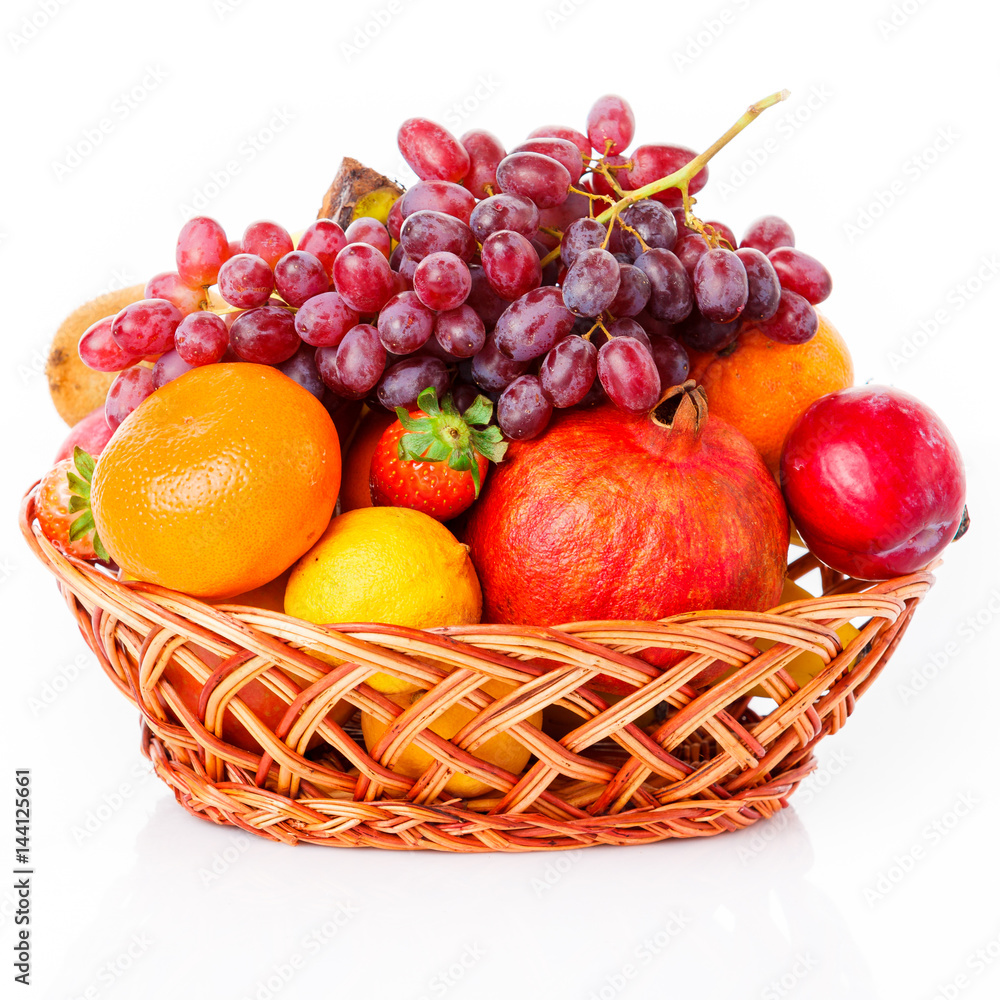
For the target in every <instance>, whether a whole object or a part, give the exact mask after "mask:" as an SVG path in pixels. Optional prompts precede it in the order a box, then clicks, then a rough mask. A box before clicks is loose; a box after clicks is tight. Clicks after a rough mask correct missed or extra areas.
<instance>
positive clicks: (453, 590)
mask: <svg viewBox="0 0 1000 1000" xmlns="http://www.w3.org/2000/svg"><path fill="white" fill-rule="evenodd" d="M482 611H483V595H482V591H481V590H480V588H479V580H478V578H477V577H476V571H475V569H474V568H473V566H472V561H471V560H470V559H469V554H468V550H467V549H466V547H465V546H464V545H462V544H461V543H460V542H459V541H458V539H457V538H455V536H454V535H453V534H452V533H451V532H450V531H449V530H448V529H447V528H446V527H445V526H444V525H443V524H441V522H440V521H436V520H435V519H434V518H433V517H430V516H429V515H427V514H424V513H422V512H421V511H417V510H410V509H408V508H406V507H361V508H359V509H357V510H351V511H348V512H347V513H346V514H341V515H340V516H339V517H335V518H334V519H333V520H332V521H331V522H330V525H329V527H328V528H327V529H326V531H325V533H324V534H323V536H322V537H321V538H320V540H319V541H318V542H316V544H315V545H314V546H313V547H312V548H311V549H310V550H309V551H308V552H307V553H306V554H305V555H304V556H302V558H301V559H300V560H299V561H298V562H297V563H296V564H295V566H294V567H293V569H292V574H291V576H290V577H289V580H288V586H287V587H286V588H285V613H286V614H289V615H292V616H293V617H295V618H302V619H303V620H305V621H310V622H316V623H317V624H327V623H330V624H332V623H336V622H383V623H386V624H389V625H406V626H409V627H410V628H433V627H434V626H437V625H473V624H475V623H477V622H478V621H479V619H480V616H481V615H482ZM324 659H329V657H324ZM331 662H334V661H331ZM368 683H369V684H370V685H371V686H372V687H373V688H375V690H376V691H381V692H383V693H385V694H390V693H393V692H402V691H415V690H416V685H414V684H411V683H409V682H408V681H404V680H401V679H400V678H398V677H393V676H391V675H389V674H385V673H378V674H375V675H374V676H372V677H371V678H370V679H369V681H368Z"/></svg>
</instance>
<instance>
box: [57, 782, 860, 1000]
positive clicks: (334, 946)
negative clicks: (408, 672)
mask: <svg viewBox="0 0 1000 1000" xmlns="http://www.w3.org/2000/svg"><path fill="white" fill-rule="evenodd" d="M156 784H157V787H156V788H152V787H150V788H149V789H147V790H145V791H144V792H143V793H142V794H141V795H139V794H137V796H136V801H135V802H134V803H133V804H131V805H130V806H129V809H130V810H132V813H133V815H131V816H129V817H128V818H126V817H125V815H123V816H122V817H120V818H119V819H118V820H116V822H115V824H114V827H115V829H109V830H108V831H107V832H106V835H105V837H106V839H105V841H104V843H103V844H101V843H95V844H94V846H93V850H94V853H103V854H107V853H114V854H116V859H115V864H114V865H113V867H110V868H109V869H107V870H108V871H111V872H114V873H115V874H113V875H112V876H111V877H110V878H108V879H106V880H105V879H103V878H101V877H100V876H99V873H98V872H96V871H94V870H93V869H91V868H90V867H89V866H88V865H83V866H82V872H81V878H82V879H84V880H86V882H87V883H88V884H87V885H86V886H84V885H83V884H81V885H79V887H78V891H80V892H83V893H84V894H85V895H87V896H88V897H89V898H90V899H91V901H92V903H93V904H94V908H93V911H92V915H91V917H90V919H88V920H87V921H86V922H85V923H82V924H77V925H76V929H75V931H72V932H70V933H67V935H66V937H65V939H64V941H63V942H62V950H63V955H62V959H63V961H62V966H61V968H60V969H59V970H58V973H57V974H56V975H55V977H54V981H53V992H52V995H53V996H55V995H58V996H71V997H98V996H104V995H105V994H106V993H108V994H110V992H111V990H112V988H114V989H115V995H116V996H142V997H145V998H158V997H168V996H176V995H180V994H182V993H183V992H190V989H191V977H192V974H193V972H194V971H195V970H197V977H198V994H199V995H200V996H209V995H217V996H220V997H226V998H227V1000H228V998H232V1000H269V998H271V997H278V996H280V997H299V996H302V997H305V996H313V995H316V994H317V991H324V992H327V991H328V990H329V986H330V984H331V982H335V983H336V995H338V996H349V995H351V994H352V992H354V993H356V994H358V995H362V994H364V995H374V996H411V997H432V996H444V995H446V994H447V995H448V996H451V997H455V998H463V997H470V998H472V997H476V998H483V997H494V996H496V997H500V996H505V995H508V988H509V984H510V983H511V981H512V980H511V977H512V976H515V970H516V977H515V978H516V982H517V983H519V984H521V985H520V986H519V988H518V990H517V993H518V994H519V995H523V996H553V997H567V998H569V997H580V998H582V1000H592V998H595V997H596V998H598V1000H610V998H613V997H616V996H618V995H619V994H622V995H627V996H629V997H637V998H641V997H650V998H652V997H663V996H666V995H672V991H671V984H675V985H676V984H680V983H683V984H686V985H687V986H688V988H692V987H693V985H694V984H695V983H698V982H700V981H703V979H704V976H705V975H708V976H710V979H711V982H712V984H713V989H712V993H713V995H717V996H727V997H728V996H733V997H735V996H738V995H745V996H749V997H757V996H760V997H762V998H778V997H783V996H785V995H788V994H790V993H791V992H793V991H794V995H795V996H796V997H800V998H803V1000H811V998H816V1000H819V998H824V1000H825V998H830V1000H833V998H837V1000H841V998H843V997H845V996H849V997H852V998H857V1000H863V998H870V997H875V995H876V994H875V992H874V989H873V985H872V978H871V974H870V972H869V970H868V968H867V966H866V963H865V960H864V958H863V957H862V955H861V952H860V951H859V949H858V945H857V943H856V941H855V939H854V937H853V936H852V934H851V932H850V930H849V928H848V926H847V923H846V921H845V919H844V917H843V915H842V914H841V912H840V911H839V909H838V907H837V906H836V904H835V903H834V902H833V901H832V900H831V899H830V897H829V896H828V895H827V894H826V893H824V892H823V891H822V890H821V889H819V888H818V887H817V886H816V885H815V884H814V883H813V882H811V881H810V879H809V877H808V875H809V870H810V868H811V866H812V862H813V854H812V848H811V845H810V842H809V837H808V834H807V833H806V830H805V828H804V827H803V825H802V822H801V821H800V819H799V817H798V816H797V815H796V813H795V812H794V810H793V809H788V810H785V811H784V812H783V813H780V814H778V815H777V816H775V817H774V818H773V819H771V820H770V821H767V822H763V823H758V824H756V825H755V826H754V827H751V828H749V829H747V830H745V831H742V832H740V833H732V834H726V835H723V836H720V837H714V838H710V839H706V840H696V841H673V842H667V843H663V844H658V845H651V846H648V847H629V848H610V847H601V848H587V849H582V850H580V851H574V852H567V853H552V854H527V855H499V854H498V855H446V854H437V853H431V852H418V853H395V852H386V851H376V850H372V849H337V848H325V847H314V846H309V845H302V846H299V847H295V848H289V847H286V846H283V845H279V844H273V843H270V842H267V841H264V840H261V839H259V838H256V837H252V836H248V835H246V834H244V833H242V831H239V830H235V829H231V828H227V827H215V826H213V825H211V824H208V823H202V822H199V820H197V819H195V818H194V817H191V816H189V815H188V814H187V813H186V812H185V811H184V810H183V809H181V808H180V806H178V805H177V804H176V803H175V802H174V801H173V799H172V797H171V796H170V794H169V792H167V791H166V789H163V788H160V787H159V786H158V783H156ZM137 820H138V821H139V825H138V828H137V829H136V828H135V824H136V821H137ZM128 842H130V843H131V847H132V850H130V851H128V853H126V854H119V853H118V851H119V848H120V846H122V845H124V844H125V843H128ZM90 850H91V849H90V848H88V847H87V846H84V847H82V849H81V851H82V854H83V855H87V854H88V853H90ZM67 902H69V900H68V899H67ZM227 956H238V960H237V961H229V960H228V959H227ZM331 977H335V978H334V979H331ZM376 982H377V984H378V988H377V989H375V988H374V984H375V983H376ZM119 983H120V984H121V989H118V984H119ZM126 983H127V987H126ZM88 989H89V990H90V991H91V992H90V993H89V994H88V992H87V991H88ZM95 991H96V992H95Z"/></svg>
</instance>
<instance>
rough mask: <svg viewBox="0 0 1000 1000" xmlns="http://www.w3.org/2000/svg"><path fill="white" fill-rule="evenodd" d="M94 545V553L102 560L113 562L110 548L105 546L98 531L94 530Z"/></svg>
mask: <svg viewBox="0 0 1000 1000" xmlns="http://www.w3.org/2000/svg"><path fill="white" fill-rule="evenodd" d="M92 541H93V545H94V555H96V556H97V558H98V559H100V560H101V562H106V563H109V562H111V555H110V553H109V552H108V550H107V549H106V548H105V547H104V542H102V541H101V539H100V537H99V536H98V534H97V532H96V531H95V532H94V537H93V539H92Z"/></svg>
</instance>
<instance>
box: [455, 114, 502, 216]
mask: <svg viewBox="0 0 1000 1000" xmlns="http://www.w3.org/2000/svg"><path fill="white" fill-rule="evenodd" d="M458 141H459V142H460V143H461V144H462V145H463V146H464V147H465V151H466V152H467V153H468V154H469V172H468V173H467V174H466V175H465V177H464V179H463V180H462V184H463V186H464V187H466V188H468V190H469V192H470V193H471V194H472V195H474V196H475V197H476V198H488V197H489V196H490V195H491V194H493V193H494V192H495V191H496V186H497V166H498V165H499V164H500V161H501V160H502V159H503V158H504V157H505V156H506V155H507V153H506V152H505V151H504V148H503V143H502V142H501V141H500V140H499V139H498V138H497V137H496V136H495V135H494V134H493V133H492V132H487V131H486V129H482V128H474V129H471V130H470V131H468V132H466V133H465V135H463V136H462V137H461V138H460V139H459V140H458ZM464 221H465V222H468V221H469V218H468V216H466V217H465V220H464Z"/></svg>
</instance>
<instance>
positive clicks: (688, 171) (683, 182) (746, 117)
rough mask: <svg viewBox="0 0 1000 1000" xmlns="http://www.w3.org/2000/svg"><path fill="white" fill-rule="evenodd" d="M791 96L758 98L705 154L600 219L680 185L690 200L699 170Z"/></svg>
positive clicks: (780, 94) (639, 190)
mask: <svg viewBox="0 0 1000 1000" xmlns="http://www.w3.org/2000/svg"><path fill="white" fill-rule="evenodd" d="M788 96H789V92H788V91H787V90H780V91H778V92H777V93H774V94H771V95H770V96H769V97H765V98H764V99H763V100H762V101H757V103H756V104H751V105H750V107H749V108H747V109H746V111H745V112H744V113H743V114H742V115H740V117H739V118H738V119H737V121H736V122H735V123H734V124H733V125H732V126H731V127H730V128H729V129H727V130H726V131H725V132H724V133H723V134H722V135H721V136H719V138H718V139H716V140H715V142H713V143H712V145H711V146H709V147H708V149H706V150H705V151H704V152H703V153H699V154H698V155H697V156H696V157H695V158H694V159H693V160H689V161H688V162H687V163H685V164H684V166H683V167H681V168H680V169H679V170H675V171H674V172H673V173H672V174H667V176H666V177H661V178H659V180H655V181H651V182H650V183H649V184H646V185H645V186H644V187H641V188H636V189H635V190H634V191H629V192H628V194H626V195H625V196H624V197H623V198H622V199H620V200H619V201H617V202H615V204H614V205H612V206H611V207H610V208H607V209H605V210H604V211H603V212H601V214H600V215H598V216H597V221H598V222H608V221H609V220H610V219H611V217H612V216H613V215H616V214H618V213H620V212H621V211H622V210H623V209H625V208H628V206H629V205H631V204H632V203H633V202H636V201H642V199H643V198H650V197H652V196H653V195H654V194H659V193H660V192H661V191H669V190H670V188H680V190H681V193H682V194H683V195H684V196H685V202H687V200H688V199H687V188H688V184H690V182H691V178H692V177H694V176H695V175H696V174H697V173H698V171H700V170H701V169H702V168H703V167H704V166H705V165H706V164H707V163H708V161H709V160H711V159H712V157H713V156H715V154H716V153H718V152H719V150H720V149H722V147H723V146H726V145H728V143H729V142H731V141H732V140H733V139H735V138H736V136H738V135H739V134H740V132H742V131H743V129H745V128H746V127H747V125H749V124H750V123H751V122H752V121H753V120H754V119H755V118H756V117H757V116H758V115H759V114H760V113H761V112H762V111H766V110H767V109H768V108H770V107H772V106H773V105H775V104H778V103H779V102H781V101H784V100H785V99H786V98H787V97H788Z"/></svg>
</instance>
